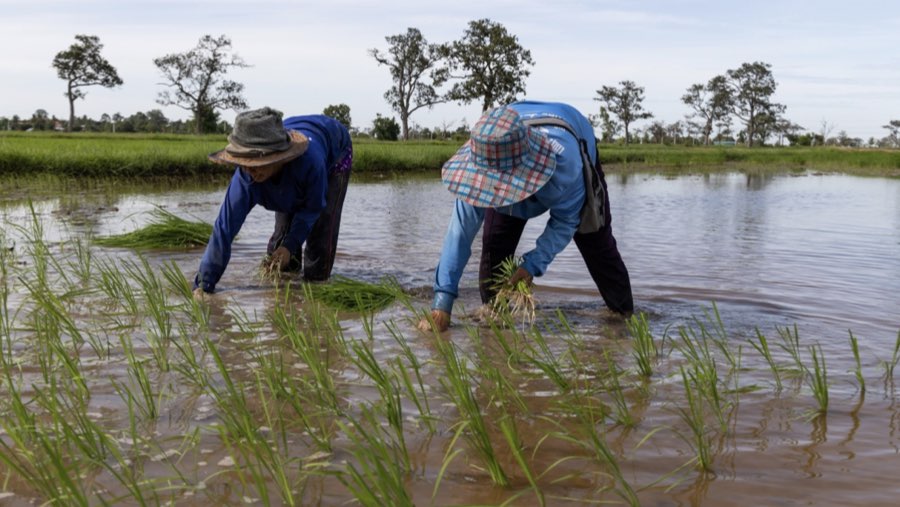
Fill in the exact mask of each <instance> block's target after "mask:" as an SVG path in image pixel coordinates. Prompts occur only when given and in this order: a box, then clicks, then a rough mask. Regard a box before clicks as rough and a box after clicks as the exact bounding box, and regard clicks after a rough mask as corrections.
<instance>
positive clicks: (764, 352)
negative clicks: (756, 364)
mask: <svg viewBox="0 0 900 507" xmlns="http://www.w3.org/2000/svg"><path fill="white" fill-rule="evenodd" d="M756 338H757V341H753V340H748V341H749V342H750V345H752V346H753V348H754V349H756V351H757V352H759V354H760V355H761V356H763V359H765V360H766V363H768V365H769V369H771V370H772V375H773V376H774V378H775V387H776V389H777V390H778V391H781V388H782V384H781V368H780V367H779V366H778V363H777V362H776V361H775V357H774V356H772V350H771V349H770V348H769V340H768V339H767V338H766V335H764V334H762V332H761V331H760V330H759V328H756Z"/></svg>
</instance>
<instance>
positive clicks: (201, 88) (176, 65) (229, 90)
mask: <svg viewBox="0 0 900 507" xmlns="http://www.w3.org/2000/svg"><path fill="white" fill-rule="evenodd" d="M153 63H154V64H155V65H156V66H157V67H158V68H159V70H160V72H161V73H162V75H163V77H164V78H165V80H166V82H165V83H161V84H162V85H164V86H167V87H169V88H170V89H171V90H164V91H162V92H160V93H159V97H158V98H157V99H156V102H157V103H158V104H160V105H163V106H170V105H171V106H176V107H180V108H181V109H184V110H187V111H190V112H191V113H193V115H194V127H195V129H196V131H195V132H196V133H197V134H199V133H201V132H204V130H203V129H204V128H209V126H210V120H211V119H212V120H213V121H212V123H211V125H212V130H215V125H216V123H217V122H216V121H215V120H216V118H217V116H216V110H218V109H234V110H237V109H246V108H247V107H248V106H247V101H246V100H245V99H244V97H243V96H242V95H241V93H242V92H243V90H244V85H243V84H241V83H238V82H236V81H231V80H227V79H224V77H225V74H227V73H228V71H229V69H232V68H238V69H241V68H246V67H249V65H247V64H246V63H244V61H243V60H242V59H241V58H240V57H239V56H237V55H233V54H231V40H230V39H229V38H228V37H226V36H224V35H221V36H219V38H213V37H212V36H211V35H204V36H203V37H201V38H200V41H199V43H198V44H197V46H196V47H195V48H193V49H191V50H190V51H187V52H185V53H173V54H170V55H166V56H163V57H160V58H155V59H154V60H153Z"/></svg>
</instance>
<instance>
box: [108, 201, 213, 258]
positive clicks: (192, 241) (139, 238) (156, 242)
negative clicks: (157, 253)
mask: <svg viewBox="0 0 900 507" xmlns="http://www.w3.org/2000/svg"><path fill="white" fill-rule="evenodd" d="M211 234H212V225H210V224H208V223H205V222H196V221H190V220H185V219H183V218H181V217H179V216H177V215H175V214H174V213H172V212H171V211H168V210H165V209H163V208H160V207H156V208H154V209H153V211H151V212H150V220H149V221H148V223H147V225H145V226H144V227H142V228H140V229H137V230H135V231H132V232H127V233H124V234H117V235H113V236H106V237H97V238H94V243H95V244H97V245H100V246H106V247H118V248H133V249H168V248H193V247H198V246H203V245H206V243H207V242H208V241H209V237H210V235H211Z"/></svg>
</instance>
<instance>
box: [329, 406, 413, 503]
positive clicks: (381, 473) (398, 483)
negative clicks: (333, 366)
mask: <svg viewBox="0 0 900 507" xmlns="http://www.w3.org/2000/svg"><path fill="white" fill-rule="evenodd" d="M338 425H340V427H341V429H342V431H343V432H344V433H345V434H346V435H347V436H348V437H349V438H350V441H351V443H352V444H353V445H352V446H351V447H350V448H349V449H348V451H349V452H350V454H352V455H353V457H354V461H351V462H348V463H347V465H346V467H345V468H344V470H342V471H341V472H340V473H339V474H338V480H340V481H341V483H342V484H344V486H346V487H347V489H348V490H349V491H350V493H351V494H353V497H354V498H355V499H356V501H357V502H359V503H360V504H361V505H364V506H366V507H382V506H385V505H391V506H398V507H403V506H408V507H412V506H413V505H415V504H414V503H413V501H412V497H411V496H410V494H409V492H408V491H407V489H406V482H407V475H408V468H407V466H406V465H405V464H404V463H406V461H405V459H408V458H404V456H403V455H404V454H405V451H404V450H401V449H399V448H398V447H396V446H395V445H394V439H393V438H391V437H388V436H386V435H385V433H384V430H383V429H382V426H381V423H380V421H379V418H378V416H377V415H376V413H375V411H374V410H372V409H371V408H369V407H366V406H363V407H362V408H361V410H360V414H359V416H358V417H351V418H349V419H348V422H347V423H345V422H344V421H342V420H339V421H338Z"/></svg>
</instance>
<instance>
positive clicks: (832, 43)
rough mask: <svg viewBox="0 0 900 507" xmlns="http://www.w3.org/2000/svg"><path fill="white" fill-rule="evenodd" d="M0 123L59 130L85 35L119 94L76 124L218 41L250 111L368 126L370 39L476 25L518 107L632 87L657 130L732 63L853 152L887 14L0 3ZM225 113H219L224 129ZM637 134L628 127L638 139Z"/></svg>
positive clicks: (691, 3)
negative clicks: (523, 62) (506, 60)
mask: <svg viewBox="0 0 900 507" xmlns="http://www.w3.org/2000/svg"><path fill="white" fill-rule="evenodd" d="M0 12H2V15H0V34H2V35H0V37H2V42H0V44H2V48H3V49H2V50H0V83H2V85H0V87H2V88H0V89H2V93H0V116H7V117H10V116H12V115H14V114H17V115H19V116H21V117H30V116H31V115H32V114H33V113H34V111H35V110H37V109H45V110H47V111H48V112H49V113H50V114H52V115H56V116H57V117H67V116H68V104H67V101H66V99H65V97H64V96H63V92H64V91H65V85H64V82H63V81H62V80H60V79H59V78H57V77H56V73H55V71H54V69H53V68H52V67H51V62H52V60H53V57H54V55H55V54H56V53H57V52H59V51H60V50H63V49H66V48H68V46H69V45H70V44H72V43H73V42H74V36H75V35H76V34H89V35H97V36H99V37H100V40H101V42H102V43H103V44H104V45H105V47H104V49H103V55H104V56H105V57H106V58H107V59H108V60H109V61H110V62H111V63H112V64H113V65H114V66H115V67H116V68H117V69H118V71H119V75H120V76H121V77H122V79H123V80H124V85H123V86H121V87H119V88H115V89H104V88H100V87H94V88H90V89H88V96H87V98H86V99H85V100H80V101H78V102H76V114H78V115H81V114H87V115H88V116H91V117H94V118H99V116H100V115H101V114H103V113H109V114H113V113H116V112H118V113H121V114H123V115H130V114H133V113H135V112H137V111H148V110H150V109H157V108H159V109H162V110H163V112H164V113H165V114H166V116H167V117H169V118H170V119H182V118H187V117H188V113H187V112H186V111H183V110H181V109H178V108H176V107H171V106H170V107H166V108H162V107H161V106H159V105H158V104H156V102H155V99H156V97H157V94H158V92H159V91H160V90H162V89H163V87H162V86H160V82H161V77H160V75H159V73H158V70H157V69H156V67H155V66H154V65H153V59H154V58H156V57H159V56H163V55H166V54H169V53H178V52H184V51H187V50H188V49H190V48H192V47H194V46H195V45H196V44H197V40H198V39H199V38H200V37H201V36H203V35H205V34H211V35H214V36H218V35H222V34H225V35H227V36H228V37H230V38H231V40H232V43H233V48H234V51H235V52H236V53H237V54H239V55H240V56H241V57H242V58H243V59H244V60H245V61H246V62H247V63H249V64H251V65H252V67H251V68H247V69H239V70H236V71H233V72H232V73H231V74H230V76H229V77H230V78H232V79H234V80H236V81H239V82H241V83H244V85H245V96H246V98H247V100H248V102H249V103H250V106H251V107H261V106H264V105H268V106H272V107H275V108H278V109H281V110H282V111H284V112H285V113H286V114H287V115H292V114H306V113H318V112H321V111H322V109H323V108H324V107H325V106H327V105H329V104H338V103H346V104H348V105H349V106H350V109H351V115H352V117H353V123H354V125H355V126H360V127H368V126H371V122H372V119H373V118H374V117H375V115H376V113H381V114H382V115H392V114H393V113H392V111H391V110H390V106H388V105H387V103H386V102H385V101H384V99H383V94H384V92H385V90H387V88H388V87H389V86H390V85H391V81H390V76H389V74H388V71H387V69H386V68H384V67H379V66H378V65H377V64H376V63H375V61H374V59H372V58H371V57H370V56H369V55H368V50H369V49H371V48H380V49H386V48H387V44H386V42H385V40H384V38H385V36H388V35H395V34H399V33H405V32H406V29H407V28H409V27H415V28H418V29H419V30H421V31H422V33H423V35H424V36H425V37H426V38H427V39H428V40H429V41H430V42H446V41H451V40H455V39H459V38H460V37H461V36H462V35H463V32H464V30H465V29H466V27H467V24H468V22H469V21H471V20H475V19H480V18H489V19H491V20H493V21H496V22H499V23H501V24H503V25H504V26H505V27H506V28H507V30H509V31H510V32H511V33H513V34H515V35H516V36H517V37H518V38H519V41H520V43H521V44H522V46H524V47H525V48H527V49H529V50H531V53H532V57H533V59H534V61H535V66H534V67H533V68H532V74H531V76H530V78H529V79H528V80H527V82H526V92H527V93H526V98H529V99H533V100H557V101H563V102H569V103H571V104H572V105H574V106H575V107H577V108H579V109H580V110H581V111H582V112H583V113H585V114H592V113H596V112H597V110H598V108H599V105H600V103H599V102H597V101H595V100H593V99H594V97H596V96H597V95H596V90H598V89H599V88H600V87H601V86H604V85H617V84H618V82H619V81H622V80H631V81H634V82H636V83H637V84H638V85H640V86H643V87H644V89H645V101H644V105H645V107H646V108H647V109H648V110H650V111H651V112H652V113H653V114H654V116H655V119H659V120H662V121H664V122H666V123H671V122H674V121H677V120H680V119H683V118H684V115H685V114H686V113H688V112H689V111H688V109H687V108H686V106H684V104H683V103H682V102H681V100H680V97H681V96H682V95H683V94H684V92H685V90H686V89H687V88H688V87H689V86H690V85H691V84H694V83H701V82H706V81H707V80H708V79H709V78H711V77H713V76H715V75H717V74H722V73H724V72H725V71H726V70H728V69H732V68H737V67H739V66H740V65H741V64H742V63H744V62H753V61H762V62H766V63H769V64H771V65H772V71H773V74H774V76H775V79H776V81H777V82H778V84H779V86H778V90H777V92H776V95H775V100H776V101H778V102H780V103H782V104H785V105H786V106H787V112H786V117H787V118H788V119H790V120H792V121H793V122H795V123H798V124H800V125H802V126H803V127H805V128H806V129H807V130H813V131H819V130H821V128H822V123H823V122H826V123H827V124H828V125H829V126H830V127H833V131H832V134H833V135H834V134H837V133H838V132H839V131H841V130H844V131H846V132H847V133H848V134H849V135H851V136H854V137H861V138H863V139H868V138H869V137H871V136H874V137H876V138H881V137H883V136H884V135H885V134H886V133H887V131H886V130H885V129H883V128H882V125H885V124H886V123H887V122H888V121H889V120H892V119H900V51H898V47H900V44H898V43H900V2H897V1H895V0H880V1H872V0H858V1H855V2H844V1H833V0H818V1H799V0H780V1H770V0H755V1H743V2H728V1H723V0H719V1H710V0H685V1H675V0H671V1H664V0H652V1H649V0H648V1H642V0H631V1H617V0H595V1H587V0H557V1H552V2H551V1H535V0H510V1H507V0H501V1H492V0H477V1H476V0H451V1H446V0H444V1H441V2H431V1H427V0H418V1H412V0H409V1H407V0H403V1H389V0H380V1H375V0H371V1H369V0H321V1H317V2H309V1H291V0H279V1H268V0H262V1H250V0H244V1H232V0H163V1H130V0H77V1H75V0H71V1H50V0H0ZM479 110H480V108H479V106H478V105H477V104H472V105H468V106H466V105H459V104H443V105H439V106H436V107H435V108H433V109H432V110H422V111H419V112H417V113H415V114H414V115H413V117H412V119H411V120H412V122H414V123H418V124H420V125H422V126H426V127H434V126H451V125H452V126H458V125H459V124H461V123H462V122H463V121H465V122H466V123H468V124H471V123H473V122H474V121H475V120H477V118H478V116H479ZM234 114H235V112H233V111H225V112H224V113H223V117H224V118H226V119H228V120H229V121H230V120H231V119H233V117H234ZM645 123H646V122H642V123H639V124H638V126H641V125H643V124H645Z"/></svg>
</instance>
